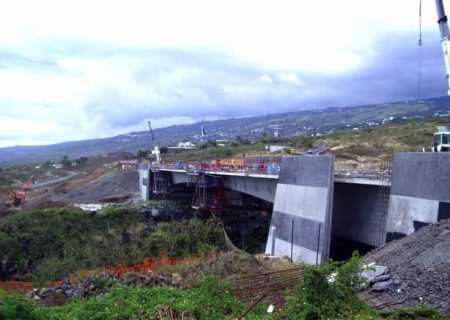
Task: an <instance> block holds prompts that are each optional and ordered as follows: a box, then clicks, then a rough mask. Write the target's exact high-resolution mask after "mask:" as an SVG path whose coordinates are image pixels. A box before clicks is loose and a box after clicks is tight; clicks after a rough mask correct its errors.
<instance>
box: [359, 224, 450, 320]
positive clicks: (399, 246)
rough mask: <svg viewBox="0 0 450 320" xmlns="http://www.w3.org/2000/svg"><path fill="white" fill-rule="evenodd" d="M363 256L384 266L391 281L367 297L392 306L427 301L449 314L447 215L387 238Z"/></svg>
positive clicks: (449, 261)
mask: <svg viewBox="0 0 450 320" xmlns="http://www.w3.org/2000/svg"><path fill="white" fill-rule="evenodd" d="M364 260H365V261H366V262H375V263H376V264H377V265H384V266H387V267H388V268H389V273H390V275H391V277H392V279H393V280H394V283H395V286H394V287H392V288H391V289H389V290H388V291H384V292H383V293H374V292H371V293H370V296H371V298H376V300H377V301H379V302H387V301H390V302H396V305H395V307H399V306H415V305H418V304H427V305H430V306H433V307H435V308H438V309H440V310H441V311H443V312H445V313H447V314H450V219H447V220H442V221H440V222H439V223H436V224H432V225H429V226H426V227H423V228H422V229H420V230H419V231H417V232H415V233H413V234H411V235H409V236H407V237H405V238H402V239H400V240H397V241H393V242H390V243H388V244H386V245H385V246H383V247H381V248H378V249H376V250H374V251H372V252H370V253H369V254H367V255H366V256H365V257H364ZM378 295H379V296H378Z"/></svg>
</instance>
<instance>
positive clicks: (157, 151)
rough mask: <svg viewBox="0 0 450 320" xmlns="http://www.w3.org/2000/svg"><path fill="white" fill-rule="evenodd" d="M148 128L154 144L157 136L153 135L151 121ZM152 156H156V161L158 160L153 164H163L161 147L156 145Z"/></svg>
mask: <svg viewBox="0 0 450 320" xmlns="http://www.w3.org/2000/svg"><path fill="white" fill-rule="evenodd" d="M148 127H149V129H150V135H151V137H152V141H153V142H154V141H155V136H154V135H153V129H152V124H151V123H150V121H149V122H148ZM152 155H154V156H155V159H156V161H154V162H153V163H154V164H161V151H160V150H159V146H158V145H155V146H154V147H153V150H152Z"/></svg>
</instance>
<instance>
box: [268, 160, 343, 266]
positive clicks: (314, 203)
mask: <svg viewBox="0 0 450 320" xmlns="http://www.w3.org/2000/svg"><path fill="white" fill-rule="evenodd" d="M333 184H334V156H330V155H326V156H311V157H285V158H283V159H282V161H281V168H280V176H279V180H278V185H277V189H276V193H275V201H274V207H273V213H272V223H271V227H270V231H269V236H268V239H267V245H266V254H270V255H276V256H288V257H291V258H292V260H293V261H295V262H304V263H308V264H315V263H317V264H320V263H322V262H323V261H326V260H327V259H328V257H329V248H330V229H331V215H332V206H333Z"/></svg>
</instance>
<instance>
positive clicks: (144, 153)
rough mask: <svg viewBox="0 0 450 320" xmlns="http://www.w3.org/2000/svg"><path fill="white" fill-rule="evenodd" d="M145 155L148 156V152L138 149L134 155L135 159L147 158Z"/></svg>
mask: <svg viewBox="0 0 450 320" xmlns="http://www.w3.org/2000/svg"><path fill="white" fill-rule="evenodd" d="M147 155H148V152H147V151H145V150H141V149H139V150H138V152H137V153H136V157H138V158H145V157H147Z"/></svg>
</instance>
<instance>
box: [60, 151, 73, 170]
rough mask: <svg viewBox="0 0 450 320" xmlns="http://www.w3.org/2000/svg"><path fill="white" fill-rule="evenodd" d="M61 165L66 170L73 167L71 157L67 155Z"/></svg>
mask: <svg viewBox="0 0 450 320" xmlns="http://www.w3.org/2000/svg"><path fill="white" fill-rule="evenodd" d="M61 163H62V165H63V167H64V168H67V167H69V166H70V165H71V163H72V161H70V159H69V157H68V156H67V154H66V155H64V157H63V158H62V159H61Z"/></svg>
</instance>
